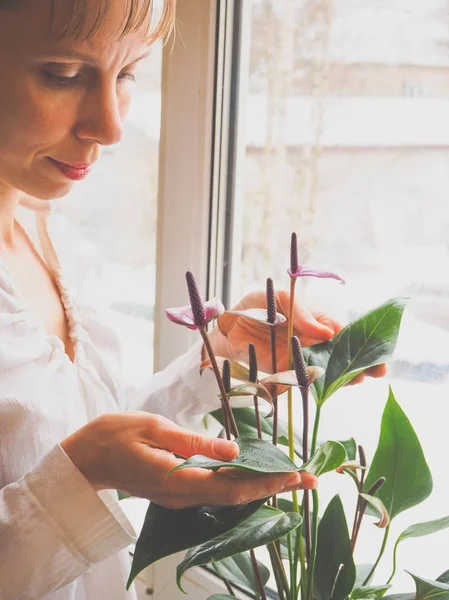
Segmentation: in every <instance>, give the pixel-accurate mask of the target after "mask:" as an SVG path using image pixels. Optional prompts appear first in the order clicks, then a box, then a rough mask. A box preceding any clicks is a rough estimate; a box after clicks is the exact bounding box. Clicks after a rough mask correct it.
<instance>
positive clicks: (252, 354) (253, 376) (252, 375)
mask: <svg viewBox="0 0 449 600" xmlns="http://www.w3.org/2000/svg"><path fill="white" fill-rule="evenodd" d="M248 356H249V358H248V362H249V380H250V381H252V382H253V383H256V381H257V356H256V348H255V347H254V344H249V346H248Z"/></svg>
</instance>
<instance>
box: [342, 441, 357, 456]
mask: <svg viewBox="0 0 449 600" xmlns="http://www.w3.org/2000/svg"><path fill="white" fill-rule="evenodd" d="M338 441H339V442H340V444H341V445H342V446H344V448H345V450H346V459H347V460H355V459H356V457H357V443H356V441H355V439H354V438H349V440H338Z"/></svg>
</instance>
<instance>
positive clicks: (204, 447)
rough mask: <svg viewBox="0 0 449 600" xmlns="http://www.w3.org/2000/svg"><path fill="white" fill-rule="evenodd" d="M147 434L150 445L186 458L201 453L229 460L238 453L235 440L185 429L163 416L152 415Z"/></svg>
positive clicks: (217, 458)
mask: <svg viewBox="0 0 449 600" xmlns="http://www.w3.org/2000/svg"><path fill="white" fill-rule="evenodd" d="M148 435H149V443H150V444H151V445H152V446H157V447H159V448H164V449H165V450H169V451H170V452H173V453H174V454H179V455H180V456H184V457H186V458H190V457H191V456H194V455H195V454H202V455H203V456H207V457H209V458H215V459H216V460H225V461H231V460H233V459H234V458H236V457H237V456H238V453H239V447H238V445H237V444H236V443H235V442H232V441H228V440H224V439H221V438H210V437H206V436H203V435H200V434H199V433H195V432H192V431H187V430H186V429H183V428H182V427H179V425H176V424H175V423H173V422H172V421H170V420H169V419H165V418H164V417H156V416H154V417H153V420H152V423H151V425H150V431H148Z"/></svg>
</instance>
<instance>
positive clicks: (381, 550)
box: [362, 525, 390, 586]
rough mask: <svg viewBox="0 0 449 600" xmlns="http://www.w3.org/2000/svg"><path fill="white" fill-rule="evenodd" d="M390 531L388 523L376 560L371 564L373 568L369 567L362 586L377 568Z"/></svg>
mask: <svg viewBox="0 0 449 600" xmlns="http://www.w3.org/2000/svg"><path fill="white" fill-rule="evenodd" d="M389 533H390V525H388V526H387V527H386V528H385V534H384V539H383V542H382V546H381V548H380V552H379V556H378V557H377V560H376V562H375V563H374V565H373V568H372V569H371V571H370V572H369V574H368V577H367V578H366V579H365V581H364V582H363V584H362V586H364V585H367V583H368V581H369V580H370V579H371V577H372V576H373V575H374V571H375V570H376V569H377V566H378V564H379V563H380V560H381V558H382V556H383V554H384V552H385V548H386V547H387V540H388V534H389Z"/></svg>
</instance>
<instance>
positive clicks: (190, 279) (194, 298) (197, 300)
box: [186, 271, 206, 327]
mask: <svg viewBox="0 0 449 600" xmlns="http://www.w3.org/2000/svg"><path fill="white" fill-rule="evenodd" d="M186 281H187V289H188V290H189V298H190V306H191V307H192V313H193V319H194V321H195V325H198V327H204V326H205V325H206V313H205V310H204V305H203V301H202V300H201V296H200V293H199V291H198V286H197V285H196V281H195V277H194V276H193V275H192V273H191V272H190V271H187V273H186Z"/></svg>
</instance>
